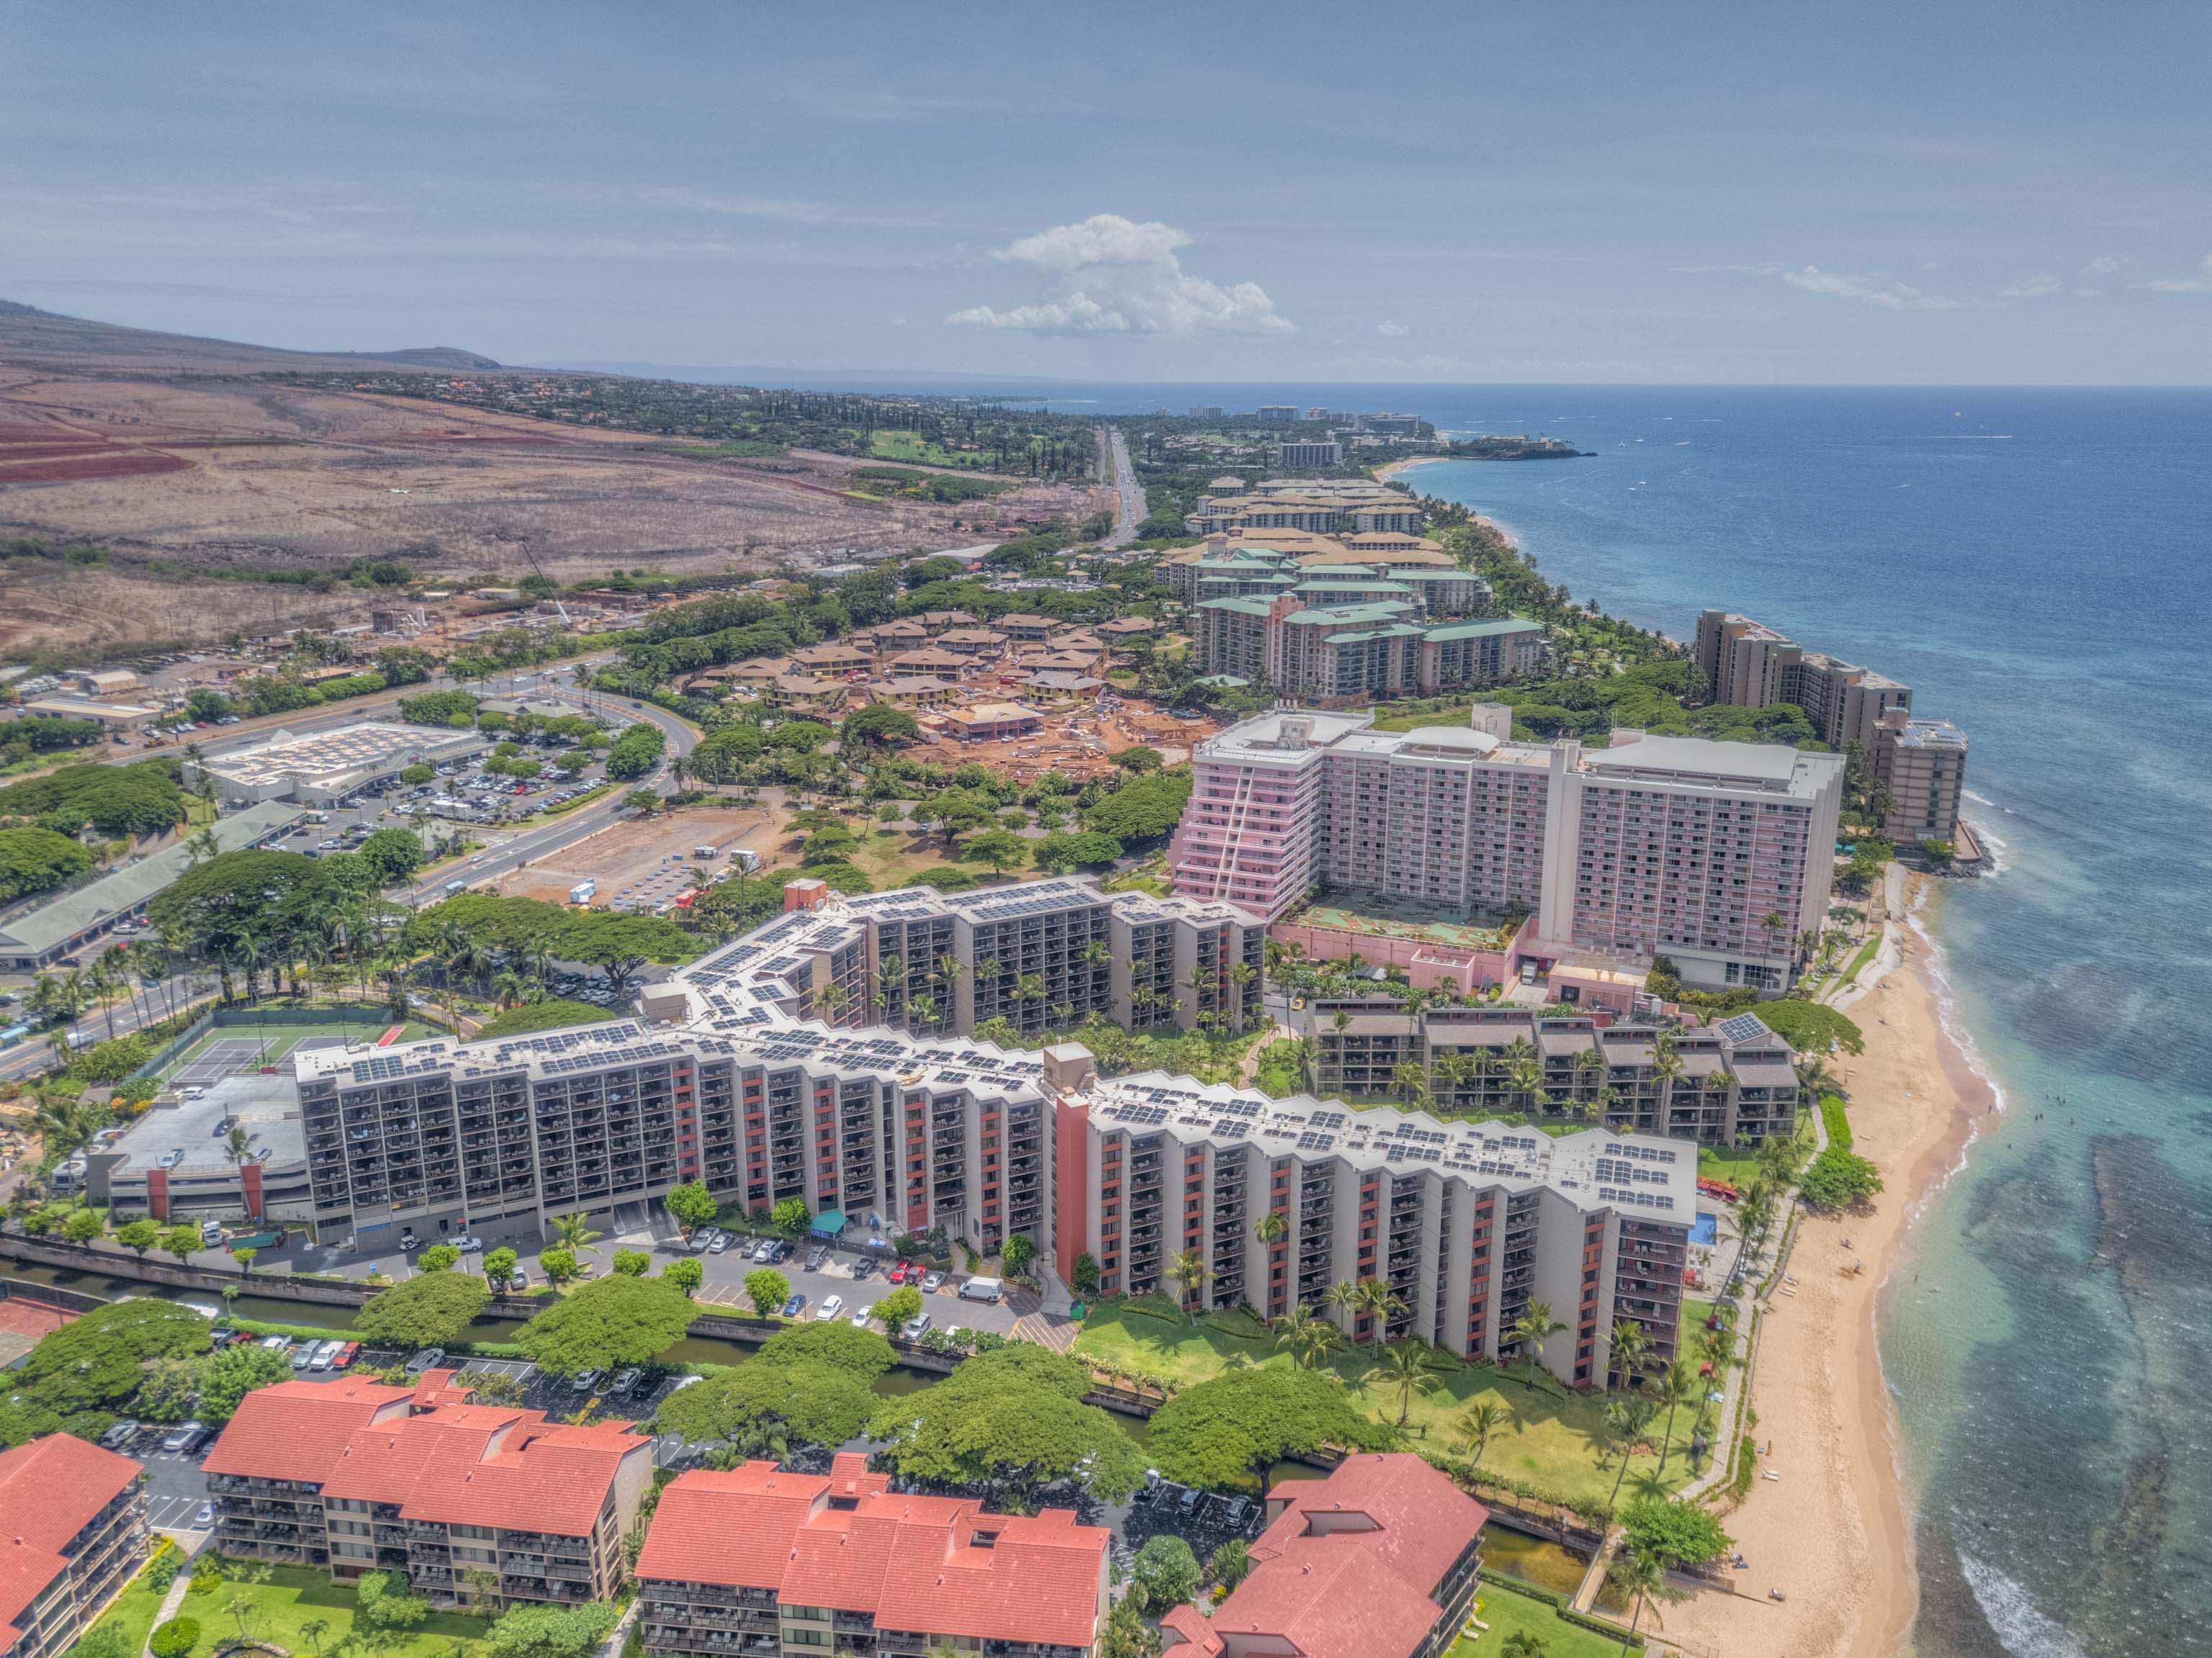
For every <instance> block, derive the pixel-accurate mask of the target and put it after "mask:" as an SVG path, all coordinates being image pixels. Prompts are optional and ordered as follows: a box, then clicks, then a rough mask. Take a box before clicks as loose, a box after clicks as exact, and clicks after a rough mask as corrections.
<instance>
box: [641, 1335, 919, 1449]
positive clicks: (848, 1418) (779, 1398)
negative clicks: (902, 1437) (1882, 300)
mask: <svg viewBox="0 0 2212 1658" xmlns="http://www.w3.org/2000/svg"><path fill="white" fill-rule="evenodd" d="M848 1328H849V1327H848ZM853 1333H854V1334H856V1335H857V1334H859V1333H860V1332H859V1331H854V1332H853ZM881 1402H882V1401H880V1400H878V1399H877V1397H876V1396H875V1394H872V1393H871V1392H870V1391H869V1389H868V1384H867V1382H866V1380H864V1379H863V1378H861V1377H860V1376H854V1374H853V1373H852V1372H851V1371H849V1370H841V1369H838V1368H837V1367H836V1366H834V1365H830V1364H825V1363H821V1362H819V1361H818V1360H814V1359H804V1358H802V1359H791V1360H781V1361H774V1360H763V1358H761V1357H753V1358H750V1359H748V1360H746V1361H745V1363H743V1364H738V1365H735V1366H732V1368H731V1369H730V1370H727V1371H726V1372H725V1373H723V1374H722V1375H720V1376H709V1377H708V1379H707V1380H706V1381H704V1382H694V1383H693V1384H692V1385H691V1386H690V1387H688V1388H679V1389H678V1391H677V1392H675V1393H672V1394H669V1396H668V1397H667V1398H666V1399H665V1400H663V1401H662V1402H661V1406H660V1411H659V1425H660V1429H661V1430H662V1431H663V1432H665V1433H679V1434H682V1435H683V1436H684V1438H686V1439H688V1440H690V1441H691V1442H694V1443H702V1442H707V1441H710V1440H720V1439H728V1438H731V1437H732V1436H735V1435H737V1434H738V1433H740V1432H742V1431H744V1430H749V1429H760V1428H768V1427H779V1428H781V1430H783V1432H784V1434H785V1435H786V1436H787V1439H789V1440H790V1441H793V1442H800V1441H803V1442H805V1443H807V1444H810V1445H832V1446H835V1445H842V1444H843V1443H844V1442H846V1441H847V1440H848V1439H851V1438H853V1437H854V1436H855V1435H857V1434H858V1433H859V1432H860V1430H861V1429H862V1428H864V1427H866V1425H867V1422H868V1418H870V1417H871V1416H872V1415H873V1414H874V1413H875V1410H876V1407H877V1406H878V1404H880V1403H881Z"/></svg>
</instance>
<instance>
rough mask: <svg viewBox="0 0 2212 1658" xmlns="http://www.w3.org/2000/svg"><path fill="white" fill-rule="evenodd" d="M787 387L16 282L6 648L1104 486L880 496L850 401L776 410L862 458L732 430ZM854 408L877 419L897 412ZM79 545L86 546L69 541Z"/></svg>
mask: <svg viewBox="0 0 2212 1658" xmlns="http://www.w3.org/2000/svg"><path fill="white" fill-rule="evenodd" d="M768 398H775V399H780V400H781V402H784V403H787V402H792V401H794V400H796V401H798V402H801V403H805V404H807V406H808V407H809V408H810V409H811V407H812V403H813V400H811V399H807V398H805V397H804V395H803V394H799V395H798V396H797V397H796V398H795V399H794V394H759V393H741V392H733V391H732V390H731V389H729V388H714V389H712V390H708V389H706V388H685V387H683V386H676V385H671V383H668V382H643V381H640V382H630V381H627V380H607V379H605V378H604V377H602V378H600V379H599V380H589V379H585V378H582V377H574V376H562V375H558V374H545V373H543V372H540V371H537V370H527V369H513V368H502V367H500V366H498V365H497V364H494V363H492V362H491V361H490V360H489V359H488V358H484V357H481V356H478V355H475V354H473V353H471V352H465V351H459V350H454V349H450V348H446V347H432V348H425V349H416V350H402V351H392V352H381V353H358V354H349V353H331V354H328V355H322V354H316V353H306V352H295V351H283V350H277V349H272V348H269V347H264V346H257V345H250V344H241V343H237V342H234V341H228V340H214V339H200V338H195V337H189V336H184V335H173V334H161V333H155V332H150V331H146V330H143V329H135V328H124V327H118V326H116V325H111V324H106V323H100V322H94V321H88V320H86V319H81V318H73V317H62V316H57V315H54V314H52V313H47V312H44V311H39V310H36V309H34V308H33V307H27V306H20V305H15V304H0V555H4V560H0V653H5V652H8V651H10V650H15V649H20V648H21V647H23V646H25V645H27V644H28V643H31V642H33V641H44V642H45V643H46V644H49V645H55V646H68V647H77V646H79V645H84V644H94V645H96V644H99V643H101V642H110V643H112V642H119V641H179V640H192V641H204V640H209V639H219V638H221V637H222V635H224V634H226V633H228V632H229V631H231V630H233V629H236V628H239V627H241V626H245V627H252V628H263V627H289V626H294V625H297V624H300V623H310V622H312V623H318V624H321V625H329V624H333V623H345V622H350V621H358V620H365V619H366V611H367V602H368V600H367V595H366V594H365V593H360V592H353V591H350V590H349V589H348V588H346V586H344V584H343V581H342V580H340V581H338V582H337V584H336V590H335V591H321V592H318V591H316V588H318V587H320V588H322V589H325V590H327V589H330V588H331V587H332V585H333V584H332V582H331V581H330V580H320V578H324V577H342V576H343V574H344V572H345V571H346V570H347V568H348V567H349V566H350V565H351V564H353V562H355V561H356V560H364V559H366V560H374V559H383V558H396V559H398V560H400V561H402V562H405V563H406V564H408V565H409V566H410V568H414V569H416V570H419V571H422V572H424V573H425V574H429V575H434V576H435V577H437V578H438V579H440V580H441V581H449V582H456V583H467V584H469V585H474V581H475V580H490V581H501V582H512V581H513V580H517V579H519V578H520V577H522V576H525V575H528V574H532V571H533V569H535V568H543V569H544V571H545V572H546V574H550V575H551V576H552V577H554V578H555V579H556V580H582V579H585V578H599V577H603V576H604V575H605V573H606V572H607V571H608V570H609V569H611V568H637V567H639V566H647V567H650V568H654V569H662V570H667V571H670V572H671V573H674V574H687V573H698V572H702V571H714V572H720V571H723V570H729V569H757V568H770V567H774V566H777V565H785V564H795V565H801V566H804V565H809V564H815V563H822V562H832V561H835V560H838V559H842V558H843V557H845V556H848V555H849V554H850V553H853V552H856V551H866V550H900V551H905V550H909V549H912V548H915V547H930V546H939V547H945V546H959V545H963V544H969V543H972V542H975V541H977V540H980V539H983V538H986V537H990V536H993V535H994V534H995V533H998V532H1000V531H1002V530H1003V531H1006V532H1015V531H1018V530H1019V529H1020V528H1022V527H1024V526H1025V525H1028V524H1030V523H1034V522H1036V521H1041V520H1043V519H1054V518H1072V519H1079V518H1082V517H1084V516H1085V515H1086V514H1088V513H1091V512H1094V511H1096V510H1097V507H1099V506H1101V505H1103V497H1101V498H1100V499H1098V500H1096V501H1094V499H1093V496H1094V495H1096V494H1097V492H1095V491H1093V490H1091V489H1089V488H1087V487H1085V486H1083V485H1081V484H1069V483H1047V482H1042V481H1034V480H1029V481H1024V480H1017V479H1007V480H1006V482H1007V483H1009V484H1013V485H1017V486H1018V487H1012V488H1009V489H1006V490H1004V491H1003V492H993V493H990V494H988V495H985V496H983V497H982V498H979V499H968V500H929V499H911V498H904V497H902V498H897V499H882V498H878V497H879V495H880V491H879V490H878V489H869V488H866V487H864V486H865V484H866V480H860V481H857V482H856V481H855V480H854V478H853V477H852V473H853V470H854V467H855V466H857V465H861V464H863V462H864V460H865V459H867V458H868V452H869V450H870V449H871V447H872V445H871V444H870V443H869V442H867V441H866V440H872V439H874V438H878V437H882V436H886V435H891V434H884V433H879V432H876V431H873V430H872V429H866V428H864V429H862V430H860V431H857V432H854V431H842V430H836V429H833V428H834V427H835V416H834V413H833V416H831V417H830V418H829V421H828V423H827V424H824V423H823V421H822V420H821V419H819V418H817V419H814V420H811V421H809V422H799V421H797V420H795V419H791V418H787V417H785V416H777V417H776V418H777V419H778V421H779V422H780V423H779V424H778V425H776V426H775V428H774V429H775V431H777V432H786V433H791V434H806V435H808V436H810V437H811V436H812V435H814V434H816V433H817V432H826V433H828V434H829V435H830V436H834V437H836V438H838V439H840V440H844V441H848V442H854V443H855V445H856V446H858V447H860V449H861V450H862V451H863V452H862V453H860V454H854V455H844V454H836V453H828V452H812V451H800V452H785V451H786V449H787V446H788V444H789V443H790V441H791V438H790V437H785V438H784V439H783V440H781V442H778V441H774V440H767V441H746V442H734V441H716V440H722V439H726V438H728V437H733V436H736V435H738V434H740V433H743V432H746V431H749V430H750V429H752V428H750V427H749V426H744V425H736V424H732V421H733V420H734V419H735V416H731V415H729V414H727V413H726V412H723V411H725V410H730V409H735V410H738V412H739V413H741V414H743V415H744V417H745V418H746V419H747V420H752V419H756V418H757V417H758V416H759V413H760V411H759V410H758V409H757V408H756V407H755V404H758V403H761V402H763V400H765V399H768ZM748 399H750V401H748ZM594 401H596V406H587V405H591V404H593V403H594ZM849 403H850V406H851V407H852V408H853V409H854V410H858V411H860V414H861V416H862V417H863V418H866V417H867V416H872V415H873V414H874V413H876V412H877V411H878V410H889V411H890V412H892V413H893V414H894V415H896V414H898V413H900V412H902V411H901V408H900V405H897V404H894V403H891V402H889V401H886V400H880V399H864V398H853V399H850V400H849ZM775 406H779V407H780V406H781V405H780V403H779V404H776V405H775ZM968 417H969V418H970V419H972V418H974V416H972V415H971V416H968ZM1007 418H1010V419H1011V418H1017V417H1007ZM709 421H711V422H714V423H712V424H708V423H707V422H709ZM619 428H629V429H619ZM701 435H708V436H709V438H710V440H709V441H708V442H696V441H671V440H684V439H692V438H696V437H698V436H701ZM1087 441H1088V440H1087V436H1086V439H1085V442H1086V444H1087ZM876 452H880V451H876ZM927 458H928V457H927V455H921V456H915V457H913V458H912V459H927ZM979 459H982V458H981V457H979ZM975 475H976V476H978V477H983V478H989V477H991V476H992V474H991V473H990V471H988V470H987V469H981V468H979V469H976V470H975ZM70 546H77V547H82V548H87V549H89V550H91V551H89V552H88V553H83V554H80V555H77V556H74V558H73V559H70V560H64V558H62V557H61V556H59V555H60V553H61V552H62V550H64V548H65V547H70ZM42 555H44V556H42ZM533 561H534V562H533ZM472 579H474V580H472Z"/></svg>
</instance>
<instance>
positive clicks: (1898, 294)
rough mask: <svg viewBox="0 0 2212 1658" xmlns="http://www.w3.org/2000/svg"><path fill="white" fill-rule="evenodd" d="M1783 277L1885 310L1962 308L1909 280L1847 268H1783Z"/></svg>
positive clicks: (1796, 284) (1806, 287)
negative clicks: (1914, 285) (1912, 283)
mask: <svg viewBox="0 0 2212 1658" xmlns="http://www.w3.org/2000/svg"><path fill="white" fill-rule="evenodd" d="M1782 280H1783V281H1784V282H1788V283H1789V284H1790V287H1792V288H1802V289H1803V290H1804V291H1805V292H1806V293H1808V294H1825V295H1827V296H1828V297H1829V298H1831V299H1837V300H1856V301H1858V302H1859V303H1860V304H1862V305H1872V306H1879V307H1881V309H1883V310H1885V311H1955V310H1957V309H1958V308H1959V302H1958V301H1956V300H1947V299H1943V298H1942V297H1941V296H1939V295H1934V294H1923V293H1922V292H1921V291H1920V290H1919V289H1918V288H1914V287H1912V286H1911V284H1910V283H1907V282H1889V281H1887V280H1885V279H1884V278H1883V277H1882V276H1880V275H1875V276H1855V275H1853V274H1851V273H1850V271H1845V270H1821V269H1820V266H1818V265H1816V264H1808V265H1806V266H1804V267H1803V268H1802V270H1784V272H1783V273H1782Z"/></svg>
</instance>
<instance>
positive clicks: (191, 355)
mask: <svg viewBox="0 0 2212 1658" xmlns="http://www.w3.org/2000/svg"><path fill="white" fill-rule="evenodd" d="M0 363H9V364H15V365H20V366H22V367H70V368H74V369H84V368H88V367H94V366H103V367H114V368H117V369H125V370H129V371H131V372H135V373H152V374H270V373H283V372H299V371H312V370H317V369H331V370H336V369H343V368H344V367H348V366H349V365H359V364H363V363H404V364H406V365H409V366H410V367H418V368H462V369H473V370H478V371H481V370H483V369H488V368H497V367H499V366H500V365H499V364H498V363H496V362H495V361H492V359H491V358H489V357H486V356H480V355H477V353H476V352H473V351H463V350H461V349H459V348H457V347H454V346H450V345H431V346H417V347H414V348H412V349H407V350H402V351H288V350H284V349H281V348H278V347H276V346H269V345H246V344H241V343H240V342H238V341H236V340H211V339H202V338H199V337H197V336H194V335H190V334H163V333H157V332H155V331H153V330H150V329H144V328H126V327H125V326H123V325H121V324H119V323H111V322H94V321H93V320H91V319H88V318H84V317H64V316H61V315H58V313H54V312H52V311H41V310H40V309H39V308H38V307H36V306H30V305H22V304H19V303H18V302H16V301H14V300H0Z"/></svg>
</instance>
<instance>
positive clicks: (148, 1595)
mask: <svg viewBox="0 0 2212 1658" xmlns="http://www.w3.org/2000/svg"><path fill="white" fill-rule="evenodd" d="M170 1547H172V1548H173V1547H175V1545H174V1544H171V1545H170ZM148 1558H149V1561H150V1559H151V1558H152V1557H150V1556H149V1557H148ZM165 1593H166V1591H164V1590H161V1589H157V1588H152V1587H151V1586H150V1585H149V1584H148V1583H147V1582H146V1573H145V1571H144V1570H143V1568H142V1569H141V1570H140V1571H139V1573H138V1575H137V1576H136V1577H134V1578H132V1579H131V1582H129V1584H127V1585H126V1586H125V1588H124V1591H123V1593H122V1594H118V1595H117V1596H116V1597H115V1604H114V1605H112V1606H110V1607H108V1609H107V1610H106V1612H102V1613H100V1619H99V1621H98V1622H97V1623H96V1624H94V1628H95V1629H109V1628H113V1629H118V1630H120V1631H122V1632H123V1642H122V1649H123V1650H124V1651H125V1652H126V1653H128V1654H129V1655H131V1658H138V1655H139V1654H140V1653H142V1652H143V1651H144V1650H145V1649H146V1637H148V1636H149V1635H150V1634H151V1633H153V1630H154V1614H155V1612H159V1611H160V1610H161V1596H162V1595H163V1594H165Z"/></svg>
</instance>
